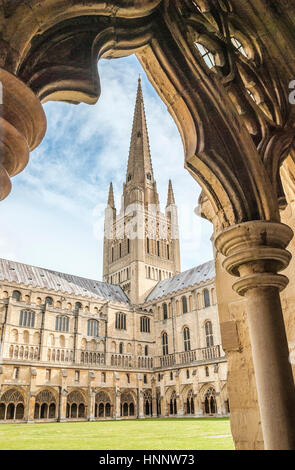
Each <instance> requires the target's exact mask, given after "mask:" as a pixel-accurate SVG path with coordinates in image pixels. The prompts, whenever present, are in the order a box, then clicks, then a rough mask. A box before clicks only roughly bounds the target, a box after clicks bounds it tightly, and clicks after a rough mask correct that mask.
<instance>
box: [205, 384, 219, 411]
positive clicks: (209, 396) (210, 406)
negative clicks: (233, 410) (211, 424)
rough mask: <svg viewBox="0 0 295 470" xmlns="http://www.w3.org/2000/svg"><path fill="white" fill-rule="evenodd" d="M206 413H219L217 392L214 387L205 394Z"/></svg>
mask: <svg viewBox="0 0 295 470" xmlns="http://www.w3.org/2000/svg"><path fill="white" fill-rule="evenodd" d="M204 406H205V413H206V414H215V413H217V405H216V392H215V389H214V388H213V387H210V388H208V390H207V392H206V394H205V402H204Z"/></svg>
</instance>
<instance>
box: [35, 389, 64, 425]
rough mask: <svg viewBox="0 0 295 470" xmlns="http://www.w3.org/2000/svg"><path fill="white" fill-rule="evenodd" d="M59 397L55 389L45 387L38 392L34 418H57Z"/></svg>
mask: <svg viewBox="0 0 295 470" xmlns="http://www.w3.org/2000/svg"><path fill="white" fill-rule="evenodd" d="M57 404H58V398H57V394H56V392H55V390H54V389H51V388H48V387H47V388H43V389H42V390H40V391H39V392H37V394H36V398H35V410H34V419H55V418H56V417H57V416H56V413H57Z"/></svg>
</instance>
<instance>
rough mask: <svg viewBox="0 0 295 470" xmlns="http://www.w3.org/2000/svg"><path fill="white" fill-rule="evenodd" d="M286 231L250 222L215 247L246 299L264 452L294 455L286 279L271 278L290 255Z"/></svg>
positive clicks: (225, 234) (294, 402)
mask: <svg viewBox="0 0 295 470" xmlns="http://www.w3.org/2000/svg"><path fill="white" fill-rule="evenodd" d="M292 236H293V232H292V230H291V229H290V228H289V227H288V226H287V225H284V224H280V223H274V222H265V221H252V222H245V223H243V224H239V225H236V226H233V227H230V228H228V229H227V230H225V231H224V232H222V233H221V234H219V235H218V236H217V237H216V240H215V246H216V248H217V250H218V251H219V252H221V253H222V254H223V255H224V256H225V260H224V262H223V266H224V268H225V269H226V270H227V271H228V272H229V273H230V274H232V275H235V276H239V277H240V279H239V280H238V281H236V282H235V283H234V284H233V289H234V290H235V291H236V292H237V293H238V294H239V295H243V296H245V297H246V299H247V302H246V312H247V318H248V325H249V333H250V339H251V347H252V355H253V363H254V371H255V380H256V385H257V393H258V403H259V409H260V415H261V424H262V432H263V437H264V445H265V449H268V450H291V449H295V426H294V423H295V393H294V380H293V376H292V370H291V365H290V363H289V360H288V356H289V350H288V343H287V338H286V332H285V325H284V321H283V315H282V309H281V302H280V295H279V292H280V290H282V289H284V288H285V287H286V285H287V283H288V279H287V278H286V277H285V276H283V275H279V274H277V273H278V271H280V270H282V269H284V268H286V267H287V265H288V263H289V261H290V258H291V255H290V253H289V252H288V251H286V250H285V248H286V246H287V245H288V243H289V242H290V240H291V239H292Z"/></svg>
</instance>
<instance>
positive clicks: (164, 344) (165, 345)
mask: <svg viewBox="0 0 295 470" xmlns="http://www.w3.org/2000/svg"><path fill="white" fill-rule="evenodd" d="M162 349H163V356H167V354H168V335H167V333H166V332H164V333H163V334H162Z"/></svg>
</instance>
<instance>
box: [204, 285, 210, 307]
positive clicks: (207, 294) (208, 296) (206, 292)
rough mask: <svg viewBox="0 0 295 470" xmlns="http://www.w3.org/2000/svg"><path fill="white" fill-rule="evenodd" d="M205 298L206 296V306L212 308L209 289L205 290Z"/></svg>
mask: <svg viewBox="0 0 295 470" xmlns="http://www.w3.org/2000/svg"><path fill="white" fill-rule="evenodd" d="M203 296H204V306H205V307H210V295H209V291H208V289H204V291H203Z"/></svg>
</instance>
